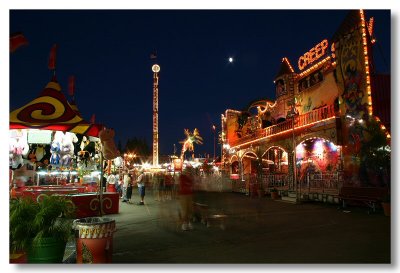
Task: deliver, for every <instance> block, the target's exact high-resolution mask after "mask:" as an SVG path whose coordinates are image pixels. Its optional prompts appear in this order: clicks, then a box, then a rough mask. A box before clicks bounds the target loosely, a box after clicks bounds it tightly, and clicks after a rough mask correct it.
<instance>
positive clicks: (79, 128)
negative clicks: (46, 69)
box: [10, 79, 103, 137]
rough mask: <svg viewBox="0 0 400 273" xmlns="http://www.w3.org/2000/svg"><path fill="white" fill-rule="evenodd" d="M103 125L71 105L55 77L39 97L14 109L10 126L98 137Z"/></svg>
mask: <svg viewBox="0 0 400 273" xmlns="http://www.w3.org/2000/svg"><path fill="white" fill-rule="evenodd" d="M102 127H103V126H102V125H100V124H91V123H89V122H87V121H85V120H84V119H83V118H82V117H81V116H80V114H79V112H78V111H76V110H74V109H73V107H71V105H70V104H69V103H68V101H67V99H66V97H65V96H64V94H63V93H62V92H61V86H60V85H59V84H58V82H57V81H56V80H55V79H53V80H51V81H50V82H49V83H48V84H47V85H46V87H45V88H44V89H43V91H42V92H41V94H40V95H39V96H38V97H37V98H36V99H34V100H32V101H31V102H29V103H28V104H26V105H24V106H23V107H21V108H18V109H16V110H14V111H12V112H11V113H10V129H42V130H54V131H64V132H71V133H76V134H83V135H87V136H93V137H98V135H99V131H100V130H101V129H102Z"/></svg>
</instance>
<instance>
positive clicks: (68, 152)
mask: <svg viewBox="0 0 400 273" xmlns="http://www.w3.org/2000/svg"><path fill="white" fill-rule="evenodd" d="M77 141H78V138H77V137H76V135H75V134H74V133H69V132H67V133H65V135H64V136H63V139H62V145H61V155H60V156H61V160H60V164H61V166H64V167H68V166H70V165H71V162H72V157H73V156H74V142H77Z"/></svg>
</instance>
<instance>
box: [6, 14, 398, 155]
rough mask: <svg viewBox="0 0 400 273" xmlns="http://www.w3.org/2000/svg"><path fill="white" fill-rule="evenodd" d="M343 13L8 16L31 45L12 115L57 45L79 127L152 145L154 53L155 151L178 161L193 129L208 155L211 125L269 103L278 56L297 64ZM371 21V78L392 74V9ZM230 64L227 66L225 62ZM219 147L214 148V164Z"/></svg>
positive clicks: (198, 149) (19, 57) (18, 63)
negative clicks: (89, 125) (71, 82)
mask: <svg viewBox="0 0 400 273" xmlns="http://www.w3.org/2000/svg"><path fill="white" fill-rule="evenodd" d="M347 13H348V11H347V10H10V33H13V32H17V31H21V32H23V33H24V35H25V37H26V38H27V39H28V41H29V45H28V46H24V47H21V48H19V49H18V50H17V51H15V52H14V53H10V111H12V110H14V109H16V108H19V107H21V106H23V105H25V104H26V103H28V102H29V101H31V100H32V99H34V98H35V97H36V96H38V95H39V93H40V92H41V90H42V89H43V88H44V87H45V85H46V84H47V82H48V81H49V80H50V79H51V75H52V74H51V72H50V70H49V69H48V68H47V62H48V56H49V52H50V49H51V47H52V45H53V44H54V43H57V44H58V54H57V79H58V81H59V83H60V84H61V86H62V88H63V92H64V94H66V95H67V92H68V91H67V90H68V78H69V76H71V75H74V76H75V78H76V83H75V85H76V88H75V99H76V103H77V105H78V108H79V110H80V112H81V113H82V115H83V118H84V119H86V120H89V119H90V117H91V115H92V114H95V115H96V123H102V124H104V125H105V126H107V127H112V128H114V129H115V131H116V137H115V142H116V143H117V142H118V141H119V140H120V141H121V142H122V145H123V146H124V145H125V143H126V140H127V139H128V138H129V137H139V138H145V139H146V140H147V143H148V144H149V146H150V147H151V143H152V96H153V89H152V83H153V82H152V77H153V75H152V71H151V65H152V61H151V60H150V54H151V53H152V52H153V50H157V57H158V58H157V62H158V64H159V65H160V66H161V71H160V75H159V76H160V79H159V138H160V140H159V151H160V155H162V154H172V153H173V145H174V144H175V145H176V147H177V152H178V153H179V151H180V149H181V145H180V144H179V141H181V140H183V139H184V138H185V135H184V129H185V128H188V129H190V130H193V129H194V128H198V129H199V131H200V135H201V136H202V137H203V138H204V144H203V145H195V154H196V156H198V155H199V154H201V155H202V156H204V153H208V154H210V156H212V154H213V132H212V129H211V128H212V125H213V124H215V125H216V126H217V131H220V126H221V114H222V113H224V112H225V110H226V109H228V108H229V109H237V110H241V109H243V108H244V107H245V106H246V105H247V104H248V103H249V102H251V101H252V100H255V99H260V98H270V99H275V93H274V85H273V80H274V76H275V75H276V73H277V72H278V70H279V67H280V63H281V60H282V58H283V57H288V59H289V61H290V62H291V64H292V66H293V67H294V68H295V70H296V71H297V72H298V68H297V60H298V58H299V57H300V56H302V55H303V54H304V53H305V52H307V51H309V50H310V49H311V48H312V47H314V46H315V45H316V44H317V43H319V42H320V41H322V40H323V39H330V38H331V37H332V36H333V35H334V33H335V31H336V30H337V29H338V27H339V26H340V24H341V22H342V20H343V19H344V18H345V16H346V14H347ZM365 13H366V18H367V19H369V17H371V16H373V17H374V18H375V37H376V39H377V44H376V45H375V47H374V50H375V51H374V54H375V63H376V68H377V70H378V72H381V73H390V59H391V56H390V33H391V28H390V10H368V9H367V10H365ZM229 57H233V59H234V61H233V63H229V62H228V58H229ZM219 151H220V148H219V147H218V146H217V155H219Z"/></svg>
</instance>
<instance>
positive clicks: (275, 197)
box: [271, 191, 279, 199]
mask: <svg viewBox="0 0 400 273" xmlns="http://www.w3.org/2000/svg"><path fill="white" fill-rule="evenodd" d="M271 198H272V199H278V198H279V194H278V192H277V191H272V192H271Z"/></svg>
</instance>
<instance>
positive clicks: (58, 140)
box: [50, 131, 64, 165]
mask: <svg viewBox="0 0 400 273" xmlns="http://www.w3.org/2000/svg"><path fill="white" fill-rule="evenodd" d="M63 138H64V133H63V132H58V131H57V132H56V133H55V134H54V139H53V142H51V146H50V153H51V156H50V164H51V165H59V164H60V159H61V155H60V153H61V144H62V140H63Z"/></svg>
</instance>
